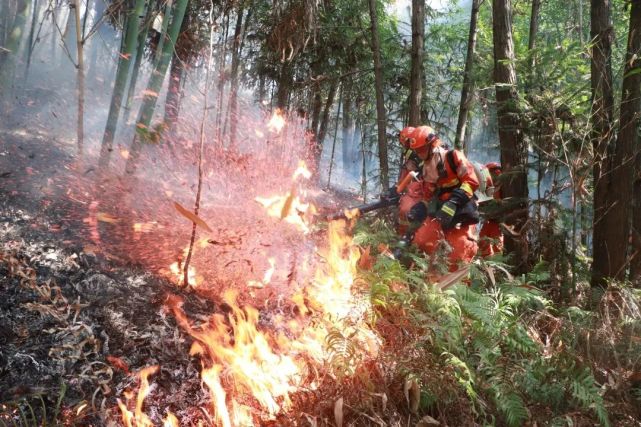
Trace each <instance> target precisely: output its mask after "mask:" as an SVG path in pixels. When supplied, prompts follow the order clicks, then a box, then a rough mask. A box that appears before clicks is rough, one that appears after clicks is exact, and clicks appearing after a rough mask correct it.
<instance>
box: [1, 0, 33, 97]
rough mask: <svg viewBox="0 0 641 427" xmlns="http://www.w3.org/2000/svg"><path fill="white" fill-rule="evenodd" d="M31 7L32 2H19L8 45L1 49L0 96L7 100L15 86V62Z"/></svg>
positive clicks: (28, 0)
mask: <svg viewBox="0 0 641 427" xmlns="http://www.w3.org/2000/svg"><path fill="white" fill-rule="evenodd" d="M29 5H30V0H18V2H17V8H16V14H15V17H14V19H13V23H12V25H11V28H10V30H9V34H8V35H7V37H6V43H5V45H4V46H3V49H0V95H2V96H4V97H7V98H8V97H9V95H10V92H11V87H12V85H13V80H14V72H15V65H16V64H15V62H16V58H17V57H18V53H19V52H18V51H19V50H20V43H21V42H22V38H23V36H24V32H25V27H26V25H27V18H28V17H29Z"/></svg>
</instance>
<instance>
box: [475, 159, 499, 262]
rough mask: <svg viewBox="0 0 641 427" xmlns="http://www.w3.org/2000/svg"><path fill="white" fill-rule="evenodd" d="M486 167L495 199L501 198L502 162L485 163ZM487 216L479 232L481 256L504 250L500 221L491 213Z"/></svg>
mask: <svg viewBox="0 0 641 427" xmlns="http://www.w3.org/2000/svg"><path fill="white" fill-rule="evenodd" d="M485 168H486V169H487V171H488V172H489V174H488V178H487V181H489V182H488V183H487V187H488V188H491V187H492V188H494V194H493V197H494V200H497V201H498V200H501V188H500V186H499V184H498V183H499V180H498V178H499V175H501V172H502V169H501V164H500V163H497V162H490V163H488V164H486V165H485ZM484 217H487V218H486V220H485V222H484V223H483V226H482V227H481V232H480V233H479V249H480V251H481V256H483V257H488V256H492V255H496V254H500V253H501V252H503V233H502V232H501V227H500V226H499V221H498V219H497V218H496V217H495V215H492V214H491V213H489V214H486V215H484Z"/></svg>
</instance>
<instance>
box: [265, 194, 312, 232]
mask: <svg viewBox="0 0 641 427" xmlns="http://www.w3.org/2000/svg"><path fill="white" fill-rule="evenodd" d="M254 200H256V201H257V202H258V203H260V204H261V205H263V207H265V209H267V214H268V215H269V216H271V217H274V218H280V219H282V220H284V221H285V222H288V223H290V224H293V225H295V226H296V228H297V229H298V230H300V231H302V232H303V233H305V234H307V233H309V231H310V227H309V225H308V224H309V223H311V217H312V216H313V215H314V214H315V213H316V208H315V207H314V206H313V205H312V204H310V203H303V202H302V201H301V199H300V198H299V197H298V196H296V195H295V194H294V193H293V192H290V193H289V194H288V195H286V196H272V197H256V198H255V199H254Z"/></svg>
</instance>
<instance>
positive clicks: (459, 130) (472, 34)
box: [454, 0, 537, 150]
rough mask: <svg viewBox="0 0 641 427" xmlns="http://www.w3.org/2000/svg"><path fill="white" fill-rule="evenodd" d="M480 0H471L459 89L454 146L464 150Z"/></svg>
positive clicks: (472, 92) (472, 89)
mask: <svg viewBox="0 0 641 427" xmlns="http://www.w3.org/2000/svg"><path fill="white" fill-rule="evenodd" d="M481 1H482V0H472V12H471V15H470V31H469V33H468V36H467V57H466V58H465V70H464V71H463V88H462V89H461V103H460V105H459V111H458V122H457V124H456V137H455V138H454V146H455V147H456V148H458V149H461V150H465V148H466V147H465V131H466V129H467V121H468V120H469V116H470V111H471V109H472V101H473V99H474V87H473V85H474V81H473V80H472V72H473V68H474V53H475V51H476V27H477V25H476V24H477V22H478V16H479V9H480V6H481ZM535 1H537V0H535Z"/></svg>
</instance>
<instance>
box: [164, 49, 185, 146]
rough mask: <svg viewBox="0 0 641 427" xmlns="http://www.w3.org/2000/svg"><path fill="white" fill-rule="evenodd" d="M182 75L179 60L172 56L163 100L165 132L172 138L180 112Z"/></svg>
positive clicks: (182, 71) (181, 66)
mask: <svg viewBox="0 0 641 427" xmlns="http://www.w3.org/2000/svg"><path fill="white" fill-rule="evenodd" d="M183 75H184V70H183V65H182V63H181V62H180V58H178V56H176V55H175V54H174V57H173V59H172V60H171V68H170V70H169V87H168V88H167V97H166V98H165V120H164V123H165V132H167V133H168V134H169V135H170V136H172V135H173V134H174V132H175V128H176V123H177V122H178V113H179V111H180V99H181V98H182V90H181V88H182V79H183Z"/></svg>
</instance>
